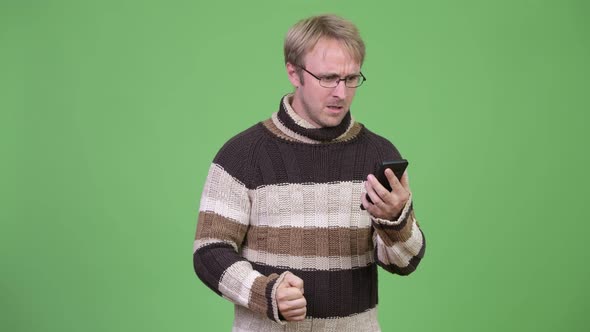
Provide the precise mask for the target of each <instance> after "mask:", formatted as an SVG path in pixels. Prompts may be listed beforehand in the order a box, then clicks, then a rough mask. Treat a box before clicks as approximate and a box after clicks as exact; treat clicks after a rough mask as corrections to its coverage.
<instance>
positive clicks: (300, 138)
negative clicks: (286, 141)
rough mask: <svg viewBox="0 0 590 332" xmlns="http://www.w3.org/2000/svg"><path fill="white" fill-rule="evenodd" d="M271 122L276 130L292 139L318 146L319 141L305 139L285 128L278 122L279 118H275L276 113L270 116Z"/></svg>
mask: <svg viewBox="0 0 590 332" xmlns="http://www.w3.org/2000/svg"><path fill="white" fill-rule="evenodd" d="M271 118H272V122H273V123H274V124H275V126H277V128H279V130H280V131H282V132H283V133H284V134H285V135H287V136H289V137H292V138H294V139H296V140H298V141H301V142H303V143H310V144H320V143H321V142H320V141H315V140H312V139H310V138H308V137H305V136H303V135H300V134H297V133H296V132H294V131H292V130H291V129H289V128H287V127H285V125H284V124H283V123H282V122H281V121H279V118H278V117H277V113H276V112H275V113H273V114H272V116H271Z"/></svg>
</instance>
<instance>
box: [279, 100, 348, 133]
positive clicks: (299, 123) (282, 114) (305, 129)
mask: <svg viewBox="0 0 590 332" xmlns="http://www.w3.org/2000/svg"><path fill="white" fill-rule="evenodd" d="M292 98H293V94H288V95H286V96H284V97H283V98H282V100H281V103H280V105H279V111H278V112H277V113H276V117H273V118H275V119H276V120H278V121H279V122H280V123H281V124H282V125H283V126H284V127H286V129H287V130H288V131H291V132H292V134H296V135H297V136H303V137H305V138H307V139H309V140H311V141H317V142H320V143H326V142H330V141H333V140H336V139H338V138H341V137H343V136H344V135H346V134H347V132H348V131H349V130H350V129H351V128H352V127H353V125H354V120H353V119H352V116H351V115H350V112H348V113H346V116H345V117H344V118H343V119H342V121H341V122H340V124H339V125H337V126H335V127H323V128H315V127H314V126H313V125H311V124H310V123H309V122H307V121H306V120H305V119H303V118H302V117H300V116H299V115H298V114H297V113H295V111H294V110H293V108H292V107H291V100H292ZM306 141H307V140H306Z"/></svg>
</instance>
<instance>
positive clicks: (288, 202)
mask: <svg viewBox="0 0 590 332" xmlns="http://www.w3.org/2000/svg"><path fill="white" fill-rule="evenodd" d="M289 98H290V96H286V97H284V98H283V100H282V101H281V103H280V108H279V111H278V112H277V113H274V114H273V115H272V117H271V118H270V119H268V120H266V121H263V122H261V123H258V124H256V125H254V126H253V127H251V128H249V129H247V130H245V131H244V132H242V133H240V134H238V135H236V136H235V137H234V138H232V139H231V140H229V141H228V142H227V143H226V144H225V145H224V146H223V148H222V149H221V150H220V151H219V152H218V154H217V156H216V157H215V159H214V160H213V163H212V165H211V167H210V169H209V173H208V176H207V180H206V182H205V187H204V189H203V194H202V198H201V205H200V211H199V220H198V224H197V233H196V237H195V242H194V255H193V262H194V268H195V272H196V273H197V275H198V276H199V278H200V279H201V280H202V281H203V282H204V283H205V284H206V285H207V286H208V287H209V288H211V289H212V290H213V291H215V292H216V293H218V294H220V295H222V296H223V297H225V298H227V299H229V300H230V301H232V302H233V303H235V304H236V307H235V319H234V327H233V330H234V331H311V330H312V329H313V331H355V332H359V331H371V332H373V331H379V330H380V329H379V324H378V322H377V313H376V310H377V265H379V266H381V267H383V268H384V269H385V270H387V271H389V272H392V273H396V274H400V275H407V274H409V273H411V272H413V271H414V270H415V269H416V267H417V266H418V264H419V262H420V260H421V258H422V257H423V255H424V250H425V240H424V235H423V234H422V231H421V230H420V228H419V226H418V223H417V222H416V219H415V215H414V211H413V204H412V199H411V197H410V200H408V202H407V204H406V206H405V207H404V209H403V211H402V213H401V215H400V217H399V218H398V220H391V221H390V220H383V219H378V218H374V217H372V216H371V215H369V214H368V212H367V211H364V210H361V209H360V208H359V206H360V204H361V196H362V195H364V194H365V192H366V191H365V187H364V181H365V179H366V176H367V174H369V173H373V172H374V171H375V169H376V166H377V165H378V164H379V163H380V162H381V161H385V160H399V159H401V155H400V153H399V152H398V150H397V149H396V148H395V147H394V146H393V144H391V143H390V142H389V141H388V140H386V139H384V138H382V137H380V136H378V135H376V134H374V133H372V132H371V131H369V130H368V129H366V128H365V127H364V126H363V125H362V124H360V123H358V122H355V121H354V120H353V119H352V117H350V113H349V114H348V115H347V117H346V118H345V119H344V120H343V121H342V122H341V124H340V125H339V126H337V127H331V128H312V126H309V125H308V124H307V123H306V122H305V120H303V119H301V118H300V117H298V116H297V114H296V113H295V112H294V111H293V110H292V109H291V107H290V105H289V102H288V101H289ZM286 271H290V272H291V273H293V274H295V275H296V276H298V277H300V278H301V279H303V281H304V287H305V298H306V300H307V317H306V319H305V321H303V322H285V321H282V320H281V319H280V316H279V312H278V307H277V303H276V289H277V287H278V285H279V283H280V281H281V280H282V278H283V276H284V274H285V272H286Z"/></svg>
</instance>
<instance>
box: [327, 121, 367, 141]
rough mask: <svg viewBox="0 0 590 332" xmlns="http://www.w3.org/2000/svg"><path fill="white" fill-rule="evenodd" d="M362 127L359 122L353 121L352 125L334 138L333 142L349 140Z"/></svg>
mask: <svg viewBox="0 0 590 332" xmlns="http://www.w3.org/2000/svg"><path fill="white" fill-rule="evenodd" d="M362 129H363V126H362V125H361V124H360V123H358V122H355V123H354V124H353V125H352V128H350V129H349V130H348V131H347V132H346V134H345V135H344V136H342V137H340V138H338V139H336V140H334V142H345V141H349V140H351V139H353V138H355V137H356V136H357V135H358V134H359V133H360V132H361V130H362Z"/></svg>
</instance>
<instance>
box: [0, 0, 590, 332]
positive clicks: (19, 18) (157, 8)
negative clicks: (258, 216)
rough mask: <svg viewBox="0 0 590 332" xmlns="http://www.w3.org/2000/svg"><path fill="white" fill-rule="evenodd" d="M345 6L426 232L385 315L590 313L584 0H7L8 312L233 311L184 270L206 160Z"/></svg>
mask: <svg viewBox="0 0 590 332" xmlns="http://www.w3.org/2000/svg"><path fill="white" fill-rule="evenodd" d="M320 13H336V14H339V15H342V16H344V17H346V18H348V19H350V20H352V21H353V22H355V23H356V24H357V25H358V27H359V29H360V31H361V34H362V36H363V37H364V39H365V41H366V45H367V58H366V63H365V65H364V66H363V73H365V74H366V76H367V78H368V81H367V82H366V83H365V85H363V86H362V87H361V88H359V90H358V93H357V97H356V99H355V102H354V104H353V107H352V113H353V115H354V116H355V118H356V119H357V120H359V121H361V122H362V123H364V124H365V125H366V126H367V127H369V128H370V129H371V130H373V131H375V132H377V133H379V134H381V135H383V136H385V137H387V138H389V139H390V140H391V141H393V142H394V143H395V144H396V145H397V147H398V148H399V149H400V150H401V152H402V153H403V154H404V156H405V157H406V158H407V159H409V160H410V168H409V172H410V178H411V185H412V189H413V192H414V196H415V206H416V214H417V217H418V219H419V221H420V224H421V226H422V228H423V230H424V232H425V235H426V239H427V251H426V256H425V258H424V260H423V261H422V263H421V266H420V267H419V269H418V270H417V271H416V272H415V273H414V274H412V275H410V276H408V277H399V276H394V275H389V274H387V273H383V272H384V271H380V284H379V291H380V298H379V300H380V303H379V314H380V317H379V319H380V322H381V325H382V328H383V330H384V331H588V326H589V325H590V318H589V315H588V309H590V305H589V304H588V303H589V299H590V287H589V286H588V281H589V280H590V268H589V267H588V262H590V257H589V256H590V251H589V250H588V249H587V248H586V241H587V239H588V237H589V235H590V234H589V231H590V226H589V224H590V220H589V213H588V210H589V208H588V202H587V201H588V198H589V197H590V195H589V194H590V192H589V186H590V181H589V180H590V177H589V176H588V170H587V168H588V159H589V158H588V155H587V154H588V152H587V151H588V148H587V144H588V143H589V142H590V140H589V138H590V136H589V135H588V133H587V130H588V129H587V127H588V120H589V116H588V112H589V111H590V102H589V97H588V96H589V93H590V91H589V90H590V89H589V88H590V84H589V77H590V65H589V62H590V61H589V60H590V2H588V1H583V0H579V1H575V0H570V1H567V0H561V1H560V0H554V1H551V0H546V1H542V0H539V1H534V0H529V1H524V0H510V1H509V0H498V1H468V0H463V1H461V0H448V1H435V0H430V1H429V0H424V1H250V2H248V1H234V2H232V1H186V0H185V1H177V0H169V1H163V0H162V1H139V0H135V1H133V0H120V1H50V0H47V1H41V0H39V1H33V0H31V1H17V0H2V1H0V111H1V113H0V124H1V128H0V142H1V143H0V148H1V150H0V151H1V163H0V174H1V183H0V187H1V195H2V196H1V202H2V203H1V207H2V208H1V209H0V217H1V224H0V253H1V257H0V293H1V294H2V295H0V330H1V331H14V332H17V331H18V332H20V331H31V332H33V331H34V332H37V331H38V332H41V331H60V332H66V331H86V332H91V331H143V332H148V331H229V330H230V328H231V321H232V318H233V310H232V305H231V304H230V303H229V302H228V301H226V300H224V299H223V298H221V297H218V296H217V295H215V294H214V293H213V292H212V291H210V290H209V289H208V288H206V286H205V285H204V284H203V283H201V282H200V281H199V280H198V278H197V277H196V276H195V275H194V272H193V267H192V245H193V239H194V233H195V228H196V218H197V214H198V205H199V200H200V194H201V190H202V187H203V183H204V180H205V177H206V173H207V170H208V168H209V165H210V163H211V161H212V159H213V157H214V155H215V153H216V152H217V150H218V149H219V148H220V147H221V146H222V144H223V143H224V142H225V141H227V140H228V139H229V138H230V137H232V136H233V135H235V134H236V133H238V132H239V131H241V130H243V129H245V128H247V127H249V126H251V125H253V124H255V123H256V122H258V121H261V120H263V119H266V118H268V117H269V116H270V114H271V113H272V112H274V111H276V109H277V107H278V102H279V99H280V97H281V96H282V95H283V94H285V93H287V92H290V91H291V86H290V84H289V81H288V80H287V76H286V73H285V69H284V64H283V59H282V43H283V37H284V35H285V33H286V31H287V29H288V28H289V27H290V26H291V25H292V24H294V23H295V22H296V21H298V20H299V19H301V18H304V17H307V16H310V15H314V14H320Z"/></svg>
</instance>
